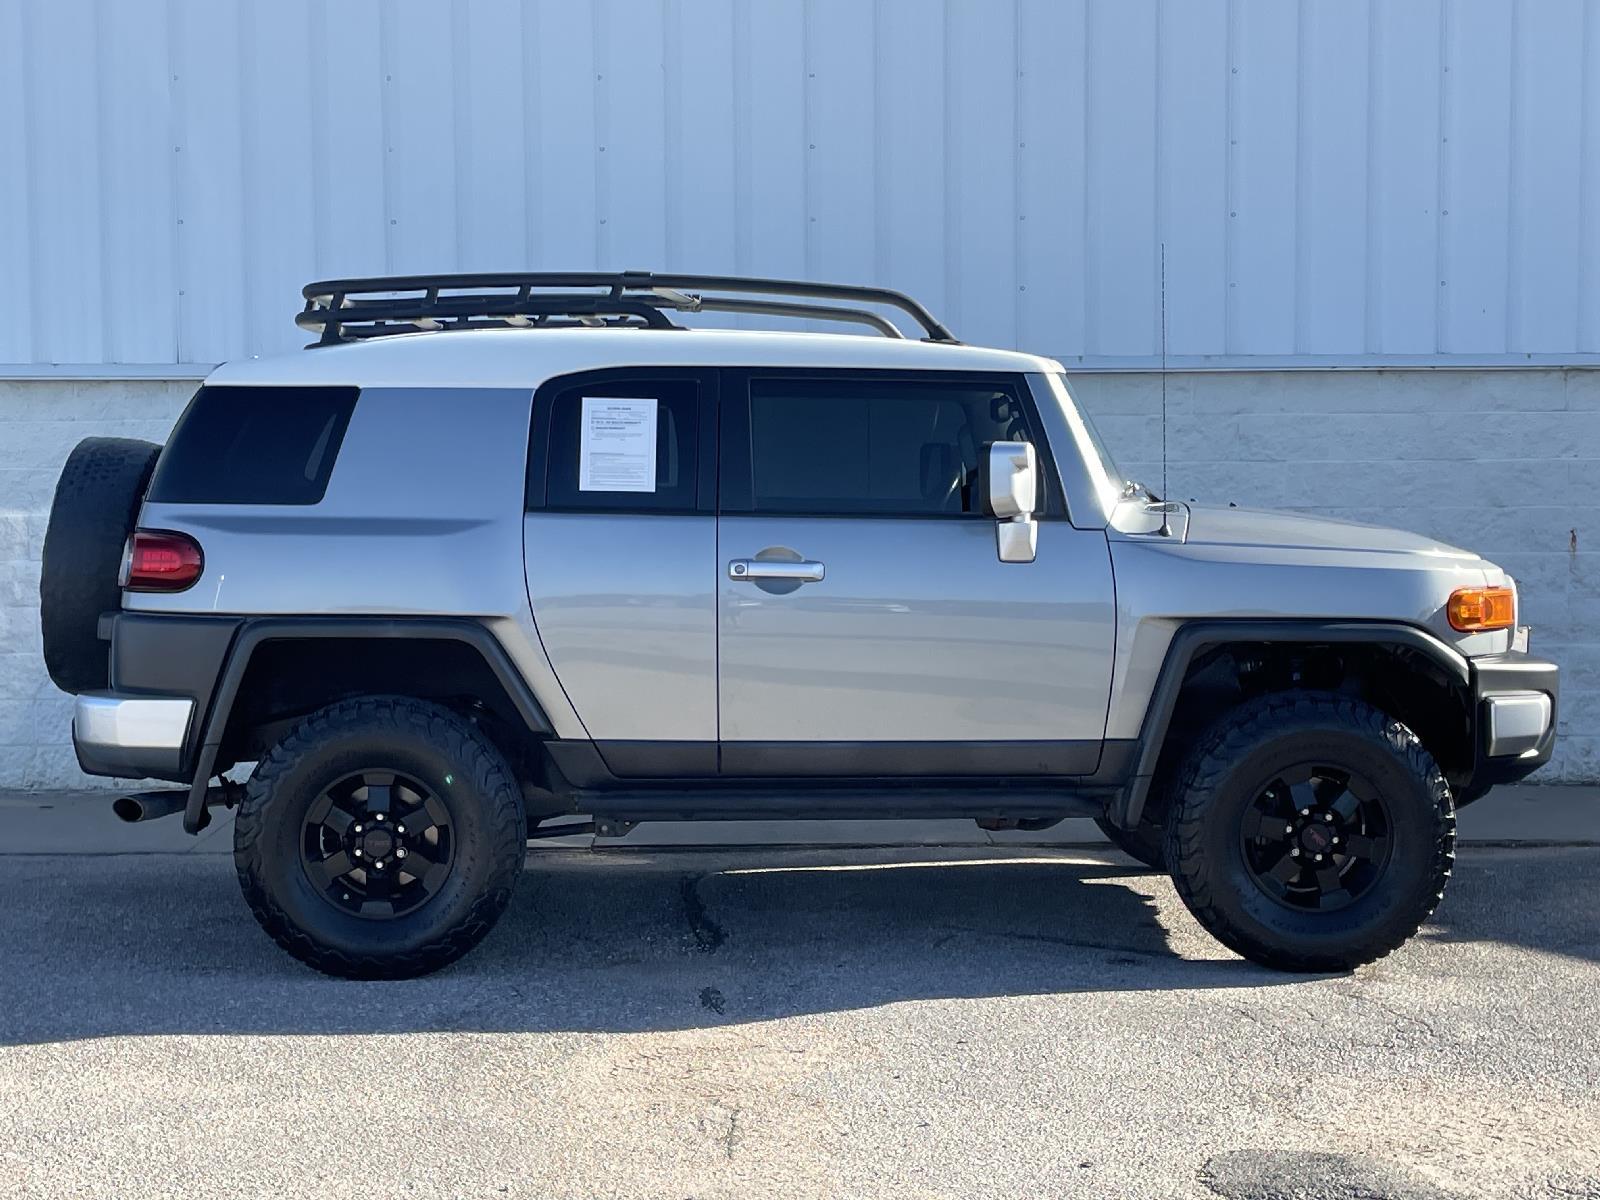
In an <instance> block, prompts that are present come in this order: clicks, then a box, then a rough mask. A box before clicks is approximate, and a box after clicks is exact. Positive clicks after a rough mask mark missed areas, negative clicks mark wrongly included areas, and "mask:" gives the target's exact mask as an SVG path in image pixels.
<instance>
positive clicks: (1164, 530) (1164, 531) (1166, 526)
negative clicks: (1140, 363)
mask: <svg viewBox="0 0 1600 1200" xmlns="http://www.w3.org/2000/svg"><path fill="white" fill-rule="evenodd" d="M1169 503H1170V501H1168V499H1167V243H1166V242H1164V241H1163V242H1162V243H1161V536H1162V537H1171V536H1172V526H1171V524H1170V523H1169V520H1168V517H1167V513H1168V512H1169V511H1170V510H1169V509H1168V507H1167V505H1168V504H1169Z"/></svg>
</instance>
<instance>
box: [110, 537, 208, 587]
mask: <svg viewBox="0 0 1600 1200" xmlns="http://www.w3.org/2000/svg"><path fill="white" fill-rule="evenodd" d="M205 565H206V558H205V555H204V554H202V553H201V552H200V543H199V542H197V541H195V540H194V539H193V538H192V537H190V536H189V535H188V534H186V533H173V532H172V531H171V530H169V529H135V530H134V531H133V536H132V537H130V538H129V539H128V548H127V550H126V552H125V553H124V554H123V556H122V578H121V579H119V580H118V581H117V582H118V583H120V584H121V585H122V586H123V587H124V588H126V589H127V590H128V591H130V592H181V591H183V589H184V588H186V587H191V586H193V584H194V581H195V580H196V579H199V578H200V572H201V571H203V570H204V569H205Z"/></svg>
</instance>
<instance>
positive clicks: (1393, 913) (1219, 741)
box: [1166, 692, 1455, 971]
mask: <svg viewBox="0 0 1600 1200" xmlns="http://www.w3.org/2000/svg"><path fill="white" fill-rule="evenodd" d="M1181 781H1182V782H1181V785H1180V787H1179V788H1178V789H1177V793H1176V795H1175V796H1174V798H1173V805H1172V810H1171V813H1170V816H1169V819H1168V824H1167V844H1166V854H1167V862H1168V865H1169V867H1170V869H1171V871H1172V877H1173V881H1174V883H1175V884H1176V885H1177V889H1178V894H1179V895H1180V896H1181V897H1182V898H1183V902H1184V903H1185V904H1186V905H1187V906H1188V908H1189V911H1190V912H1192V913H1193V914H1194V915H1195V917H1196V918H1197V919H1198V920H1199V921H1200V923H1201V924H1202V925H1204V926H1205V927H1206V929H1207V930H1209V931H1210V932H1211V933H1212V934H1213V935H1214V936H1215V937H1216V938H1217V940H1218V941H1220V942H1222V943H1223V945H1225V946H1227V947H1229V948H1230V949H1232V950H1234V951H1237V952H1238V953H1239V954H1242V955H1244V956H1245V957H1246V958H1249V959H1252V960H1254V961H1255V962H1259V963H1262V964H1264V965H1266V966H1270V967H1277V968H1280V969H1283V970H1290V971H1342V970H1348V969H1350V968H1353V967H1357V966H1360V965H1362V964H1363V963H1369V962H1372V961H1373V960H1374V959H1378V958H1381V957H1383V956H1384V955H1386V954H1388V953H1389V952H1390V951H1392V950H1394V949H1395V948H1397V947H1398V946H1400V945H1401V944H1402V943H1403V942H1405V941H1406V940H1407V939H1408V938H1410V937H1411V936H1412V934H1414V933H1416V931H1417V930H1418V929H1419V928H1420V927H1421V925H1422V923H1423V922H1424V921H1425V920H1427V918H1428V917H1429V916H1430V915H1431V914H1432V913H1433V911H1434V909H1435V908H1436V907H1438V904H1439V901H1440V900H1441V899H1442V898H1443V896H1444V887H1445V882H1446V880H1448V878H1449V876H1450V869H1451V866H1452V864H1453V862H1454V860H1455V807H1454V804H1453V803H1452V801H1451V797H1450V788H1449V786H1448V784H1446V783H1445V780H1444V776H1443V775H1442V774H1441V772H1440V770H1439V767H1438V765H1437V764H1436V763H1435V762H1434V760H1433V758H1432V757H1431V756H1430V755H1429V754H1428V752H1427V751H1426V750H1425V749H1423V747H1422V743H1421V742H1420V741H1418V740H1417V737H1416V735H1415V734H1414V733H1412V732H1411V730H1409V729H1408V728H1406V727H1405V726H1404V725H1403V724H1401V723H1400V722H1399V721H1396V720H1394V719H1393V718H1392V717H1389V716H1388V715H1386V714H1384V713H1382V712H1380V711H1379V710H1377V709H1375V708H1373V707H1372V706H1371V705H1368V704H1365V703H1363V702H1361V701H1359V700H1354V699H1351V698H1349V697H1344V696H1338V695H1334V694H1331V693H1321V692H1296V693H1284V694H1279V695H1273V696H1267V697H1263V698H1261V699H1259V700H1255V701H1252V702H1250V703H1248V704H1245V705H1243V706H1241V707H1240V708H1238V709H1236V710H1234V711H1233V712H1231V713H1229V714H1228V715H1227V716H1225V717H1224V718H1223V719H1222V720H1221V721H1220V722H1219V723H1218V725H1217V726H1215V727H1214V728H1213V729H1212V731H1211V732H1210V733H1209V734H1207V735H1206V736H1205V737H1204V738H1203V739H1202V740H1201V742H1200V744H1199V745H1198V746H1197V747H1196V748H1195V750H1194V751H1193V752H1192V753H1191V755H1190V757H1189V759H1188V762H1187V763H1186V765H1185V768H1184V771H1183V773H1182V775H1181Z"/></svg>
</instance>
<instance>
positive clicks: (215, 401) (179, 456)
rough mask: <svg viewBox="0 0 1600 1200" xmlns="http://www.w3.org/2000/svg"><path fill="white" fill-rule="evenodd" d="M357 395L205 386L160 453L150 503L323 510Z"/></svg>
mask: <svg viewBox="0 0 1600 1200" xmlns="http://www.w3.org/2000/svg"><path fill="white" fill-rule="evenodd" d="M358 394H359V392H358V389H356V388H353V387H203V388H201V389H200V390H199V391H198V392H196V393H195V397H194V399H193V400H191V401H189V407H188V408H186V409H184V412H183V416H181V417H179V418H178V423H177V425H176V426H175V427H174V428H173V430H172V437H171V438H169V439H168V441H167V446H166V449H164V450H163V451H162V452H161V458H160V461H159V462H157V464H156V472H155V476H154V478H153V479H152V480H151V482H150V492H149V497H148V498H149V499H150V500H153V501H156V502H158V503H162V504H316V503H317V502H318V501H320V500H321V499H322V496H323V493H324V492H326V491H327V490H328V477H329V476H330V475H332V474H333V463H334V460H335V459H336V458H337V457H338V455H339V446H340V443H341V442H343V441H344V431H345V428H346V427H347V426H348V425H349V424H350V414H351V412H353V411H354V410H355V406H356V397H357V395H358Z"/></svg>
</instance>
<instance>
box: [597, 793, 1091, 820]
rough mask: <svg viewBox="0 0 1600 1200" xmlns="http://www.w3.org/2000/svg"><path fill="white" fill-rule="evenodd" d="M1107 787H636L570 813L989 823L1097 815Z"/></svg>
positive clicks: (629, 817)
mask: <svg viewBox="0 0 1600 1200" xmlns="http://www.w3.org/2000/svg"><path fill="white" fill-rule="evenodd" d="M1111 795H1112V793H1111V792H1110V791H1100V790H1094V791H1087V790H1086V791H1068V790H1064V789H1059V788H1055V789H1050V788H1024V787H1016V788H992V787H991V788H985V787H982V786H977V787H937V788H908V787H899V786H897V787H860V786H851V785H846V786H844V787H817V788H792V787H790V788H722V787H717V786H715V785H710V786H700V787H693V788H689V787H685V788H648V789H646V788H638V789H632V790H627V791H622V790H617V791H610V790H606V791H599V790H586V791H579V792H575V793H573V794H572V795H571V797H570V800H569V803H570V805H571V808H572V810H573V811H574V812H580V813H588V814H590V815H592V816H593V817H594V819H595V822H596V823H597V825H599V824H611V825H624V824H629V823H634V822H639V821H695V820H705V821H805V820H819V819H823V820H825V819H832V820H860V821H871V820H880V819H882V820H890V819H896V818H918V819H932V818H960V819H969V820H979V821H991V822H997V823H999V822H1010V821H1029V822H1032V821H1038V820H1058V819H1062V818H1066V817H1098V816H1101V815H1102V814H1104V812H1105V805H1106V801H1107V800H1108V799H1109V798H1110V796H1111Z"/></svg>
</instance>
